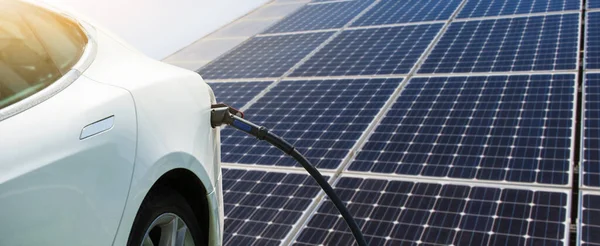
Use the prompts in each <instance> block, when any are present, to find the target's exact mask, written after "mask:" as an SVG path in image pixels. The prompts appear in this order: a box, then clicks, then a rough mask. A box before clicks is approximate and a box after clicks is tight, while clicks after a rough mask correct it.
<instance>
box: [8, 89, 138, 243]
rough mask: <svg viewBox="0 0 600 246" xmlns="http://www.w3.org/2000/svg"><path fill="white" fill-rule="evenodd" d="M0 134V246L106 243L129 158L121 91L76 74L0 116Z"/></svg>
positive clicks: (128, 100)
mask: <svg viewBox="0 0 600 246" xmlns="http://www.w3.org/2000/svg"><path fill="white" fill-rule="evenodd" d="M111 115H114V116H115V125H114V127H113V128H112V129H110V131H105V132H103V133H101V134H98V135H95V136H93V137H90V138H87V139H84V140H80V139H79V136H80V133H81V129H83V127H85V126H86V125H88V124H90V123H92V122H96V121H98V120H101V119H104V118H106V117H107V116H111ZM0 136H2V137H1V140H0V208H1V209H0V221H2V223H0V245H63V244H64V243H65V242H70V243H73V245H109V244H110V243H112V238H113V236H114V233H115V231H116V229H117V227H118V225H119V221H120V220H121V211H122V210H123V208H124V206H125V201H126V198H127V193H128V189H127V188H128V187H129V182H130V180H131V174H132V171H133V165H134V157H135V156H134V155H135V145H136V117H135V106H134V103H133V99H132V97H131V95H130V94H129V93H128V92H127V91H126V90H123V89H120V88H117V87H114V86H108V85H104V84H100V83H97V82H94V81H91V80H89V79H86V78H80V79H78V80H77V81H75V82H74V83H73V84H71V85H70V86H69V87H67V88H66V89H65V90H63V91H62V92H60V93H58V94H56V95H55V96H53V97H51V98H50V99H48V100H46V101H45V102H43V103H41V104H39V105H37V106H35V107H32V108H30V109H28V110H26V111H24V112H22V113H20V114H17V115H15V116H13V117H11V118H8V119H5V120H4V121H0ZM74 235H76V236H74Z"/></svg>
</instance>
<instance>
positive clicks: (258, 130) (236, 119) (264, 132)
mask: <svg viewBox="0 0 600 246" xmlns="http://www.w3.org/2000/svg"><path fill="white" fill-rule="evenodd" d="M243 117H244V114H243V113H242V112H240V111H239V110H237V109H234V108H232V107H229V106H227V105H225V104H215V105H212V112H211V118H210V124H211V126H212V127H213V128H215V127H219V126H221V125H223V124H227V125H230V126H233V127H234V128H236V129H238V130H241V131H243V132H245V133H248V134H250V135H252V136H254V137H256V138H257V139H259V140H264V141H267V142H268V143H270V144H272V145H273V146H275V147H277V148H278V149H280V150H281V151H283V152H284V153H286V154H287V155H289V156H291V157H293V158H294V159H296V161H298V163H300V165H302V167H304V169H306V171H307V172H308V173H309V174H310V176H312V177H313V178H314V179H315V181H317V183H318V184H319V186H321V188H322V189H323V191H325V194H327V196H329V199H330V200H331V202H333V204H334V205H335V207H336V208H337V209H338V210H339V211H340V214H341V215H342V217H343V218H344V220H345V221H346V223H347V224H348V227H350V230H351V231H352V234H353V235H354V238H355V239H356V242H357V243H358V245H359V246H367V241H366V240H365V237H364V236H363V234H362V232H361V231H360V228H359V227H358V225H357V224H356V221H354V218H353V217H352V215H351V214H350V212H348V209H347V208H346V205H344V202H342V200H341V199H340V198H339V197H338V196H337V194H336V193H335V191H334V190H333V188H331V185H329V183H327V180H325V178H323V175H321V173H320V172H319V170H317V169H316V168H315V167H314V166H313V165H312V164H311V163H310V161H308V159H306V157H304V156H303V155H302V154H300V152H298V150H296V149H295V148H294V146H292V145H291V144H290V143H288V142H287V141H285V140H284V139H282V138H281V137H279V136H277V135H275V134H273V133H271V132H269V130H268V129H267V128H265V127H262V126H259V125H256V124H254V123H252V122H250V121H247V120H245V119H244V118H243Z"/></svg>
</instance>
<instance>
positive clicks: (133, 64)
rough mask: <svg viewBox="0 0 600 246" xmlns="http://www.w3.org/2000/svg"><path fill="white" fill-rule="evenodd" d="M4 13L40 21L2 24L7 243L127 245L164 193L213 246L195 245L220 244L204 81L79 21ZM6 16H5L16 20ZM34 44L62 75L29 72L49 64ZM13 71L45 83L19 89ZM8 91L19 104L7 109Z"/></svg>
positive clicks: (218, 194) (60, 15)
mask: <svg viewBox="0 0 600 246" xmlns="http://www.w3.org/2000/svg"><path fill="white" fill-rule="evenodd" d="M2 4H5V5H6V4H8V5H6V6H13V7H14V6H17V7H14V8H19V11H25V13H29V12H27V11H31V10H30V9H33V12H35V13H36V14H35V15H31V16H30V15H29V14H17V15H15V16H14V17H7V18H13V19H11V20H8V21H7V18H4V19H5V20H4V21H2V20H1V17H0V63H4V66H2V64H0V76H5V77H4V78H0V221H1V223H0V245H126V244H127V243H128V241H129V238H130V233H131V231H132V228H133V225H134V221H135V220H136V214H138V211H139V210H140V207H142V205H143V204H142V203H143V202H144V200H145V198H147V196H148V194H150V193H151V192H152V191H153V189H155V188H156V187H158V186H161V187H169V190H171V191H175V192H177V193H179V194H180V195H181V196H182V197H183V198H185V200H186V201H187V202H188V203H189V205H190V207H191V208H192V209H193V212H194V215H195V218H196V219H197V223H198V224H199V225H200V227H201V228H202V230H203V232H202V233H204V235H205V240H206V241H205V242H202V243H196V245H198V244H205V243H209V244H210V245H220V244H221V240H222V239H221V237H222V225H223V206H222V191H221V170H220V142H219V132H218V130H215V129H213V128H211V126H210V106H211V104H213V103H215V98H214V94H213V93H212V91H211V89H210V87H209V86H208V85H207V84H206V83H205V82H204V81H203V80H202V78H201V77H200V76H199V75H198V74H196V73H194V72H192V71H187V70H184V69H181V68H177V67H174V66H171V65H167V64H164V63H161V62H158V61H155V60H152V59H150V58H147V57H146V56H144V55H142V54H141V53H139V52H137V51H135V50H134V49H133V48H131V47H130V46H128V45H127V44H125V43H124V42H122V41H120V40H119V39H118V38H115V37H114V35H112V34H110V33H109V32H107V31H106V30H103V29H101V28H98V27H97V26H95V25H93V24H91V23H90V22H89V21H87V20H83V18H82V17H80V16H76V14H75V15H74V14H73V13H68V14H67V13H64V12H61V11H58V10H55V9H52V8H49V7H47V6H41V7H40V4H39V3H33V4H32V3H23V2H15V1H12V0H11V1H7V0H0V5H2ZM6 6H3V7H4V8H1V10H0V12H3V13H2V14H0V16H9V15H12V14H14V13H12V12H11V13H9V11H13V10H14V9H13V10H10V7H9V8H8V9H9V10H7V8H6ZM20 8H23V9H20ZM13 12H14V11H13ZM36 15H39V16H36ZM32 16H33V17H32ZM18 18H21V19H22V20H20V21H17V20H18ZM36 18H37V19H36ZM13 20H14V21H13ZM3 22H4V23H3ZM13 22H14V23H13ZM53 22H56V23H54V24H53ZM19 23H21V24H19ZM23 23H26V24H27V25H28V27H29V29H27V27H20V26H18V25H23ZM15 26H17V27H15ZM58 26H60V28H58ZM53 28H54V29H53ZM75 29H78V30H75ZM23 30H27V31H23ZM61 32H65V33H67V32H68V33H69V34H65V35H63V36H61V35H56V34H57V33H61ZM23 33H28V34H23ZM3 36H4V38H3ZM17 36H18V37H17ZM15 37H16V38H15ZM73 37H76V38H73ZM45 38H47V41H44V40H45ZM71 38H73V40H74V41H66V40H68V39H71ZM27 39H35V40H36V42H33V41H32V42H31V43H35V44H36V45H37V43H38V42H39V43H40V44H43V45H40V46H39V47H41V48H39V47H38V48H39V49H44V50H43V51H44V52H42V51H39V50H38V51H36V52H38V53H39V54H44V57H50V58H49V59H50V60H51V61H52V66H56V67H53V70H52V71H54V70H57V71H58V72H56V74H54V75H48V78H45V77H44V76H46V74H52V73H54V72H43V71H42V70H40V67H44V66H46V65H40V66H38V65H35V64H33V63H35V62H34V60H35V59H38V57H42V55H39V54H37V53H36V55H28V54H29V53H31V50H34V48H31V45H30V44H29V43H25V42H29V41H23V40H27ZM2 40H4V42H3V41H2ZM15 40H16V41H15ZM18 42H22V43H18ZM67 43H68V45H65V44H67ZM23 44H25V45H23ZM3 46H4V50H3ZM55 46H56V47H59V46H60V47H61V48H57V49H56V50H52V49H53V48H54V47H55ZM63 46H69V47H67V48H65V47H63ZM15 47H17V48H15ZM36 47H37V46H36ZM73 47H75V48H73ZM20 49H23V51H21V50H20ZM19 52H21V53H19ZM23 52H24V53H23ZM28 52H29V53H28ZM34 53H35V52H34ZM23 54H27V55H23ZM65 54H67V55H65ZM66 56H71V58H65V57H66ZM11 57H13V58H14V57H19V58H14V59H16V61H14V62H12V61H11V59H13V58H11ZM23 57H25V58H23ZM32 57H33V58H32ZM21 58H22V59H21ZM39 59H41V60H42V61H41V62H48V61H47V58H43V59H42V58H39ZM45 59H46V60H45ZM57 60H58V61H59V62H57ZM63 60H64V62H63ZM11 62H12V63H11ZM7 63H9V64H8V65H7ZM29 63H32V64H33V65H29ZM40 64H41V63H40ZM48 64H51V63H48ZM61 64H67V65H68V66H67V65H65V67H61V66H63V65H61ZM48 66H49V65H48ZM3 67H4V69H5V70H6V69H8V70H10V69H12V70H11V71H5V72H2V70H3ZM17 70H19V71H18V74H27V73H30V74H31V73H35V74H36V75H35V76H33V77H36V79H37V80H43V81H45V82H44V83H40V85H37V84H36V85H35V86H32V85H31V84H27V79H23V78H24V77H27V76H25V75H19V76H21V77H19V78H16V79H13V78H12V77H11V76H13V75H14V74H15V71H17ZM28 71H29V72H28ZM18 74H17V75H18ZM39 74H42V75H43V76H42V75H39ZM15 76H16V75H15ZM17 77H18V76H17ZM3 80H5V81H3ZM20 80H23V81H22V82H23V83H22V84H19V81H20ZM7 81H8V82H7ZM15 81H18V82H15ZM48 81H50V82H48ZM3 83H4V84H3ZM7 84H8V85H7ZM3 86H4V88H3ZM19 86H20V87H19ZM23 86H26V87H27V88H28V89H27V90H24V89H23V88H24V87H23ZM10 87H15V88H16V89H15V88H10ZM19 88H20V89H19ZM3 90H4V94H5V98H4V99H6V97H7V96H6V95H10V96H11V97H10V98H8V99H6V100H4V102H3V100H2V99H3V95H2V93H3ZM11 90H13V91H11ZM28 90H29V91H28ZM32 90H33V92H32ZM6 91H8V93H6ZM15 91H21V92H22V93H21V92H20V93H21V94H18V93H15ZM11 93H12V94H11ZM13 94H18V95H13ZM15 98H16V99H15ZM3 104H4V106H3Z"/></svg>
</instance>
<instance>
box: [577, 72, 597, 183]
mask: <svg viewBox="0 0 600 246" xmlns="http://www.w3.org/2000/svg"><path fill="white" fill-rule="evenodd" d="M583 93H584V101H585V106H584V109H585V110H584V112H583V117H584V121H583V122H584V126H583V163H582V170H581V171H582V172H581V176H580V177H581V184H583V185H584V186H590V187H600V74H597V73H594V74H586V75H585V81H584V92H583Z"/></svg>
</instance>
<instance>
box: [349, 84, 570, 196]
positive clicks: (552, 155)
mask: <svg viewBox="0 0 600 246" xmlns="http://www.w3.org/2000/svg"><path fill="white" fill-rule="evenodd" d="M574 87H575V75H574V74H565V75H512V76H485V77H483V76H482V77H432V78H412V79H411V80H410V81H409V82H408V84H407V85H406V86H405V87H404V89H403V90H402V92H401V94H400V96H399V98H398V99H397V100H396V102H395V103H394V104H393V105H392V107H391V108H390V110H389V111H388V112H387V113H386V115H385V116H384V118H383V119H382V120H381V123H380V124H379V125H378V126H377V128H376V130H375V132H374V133H373V134H372V135H371V136H370V138H369V140H368V141H367V142H366V143H365V145H364V146H363V147H362V149H361V150H360V151H359V152H358V154H357V156H356V158H355V160H354V161H353V162H352V164H351V165H350V167H349V169H350V170H352V171H368V172H376V173H395V174H404V175H422V176H435V177H451V178H461V179H479V180H506V181H511V182H537V183H544V184H557V185H565V184H568V181H569V173H570V165H571V161H570V160H571V152H572V151H571V142H572V137H571V136H572V135H573V110H574V103H573V102H574Z"/></svg>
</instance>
